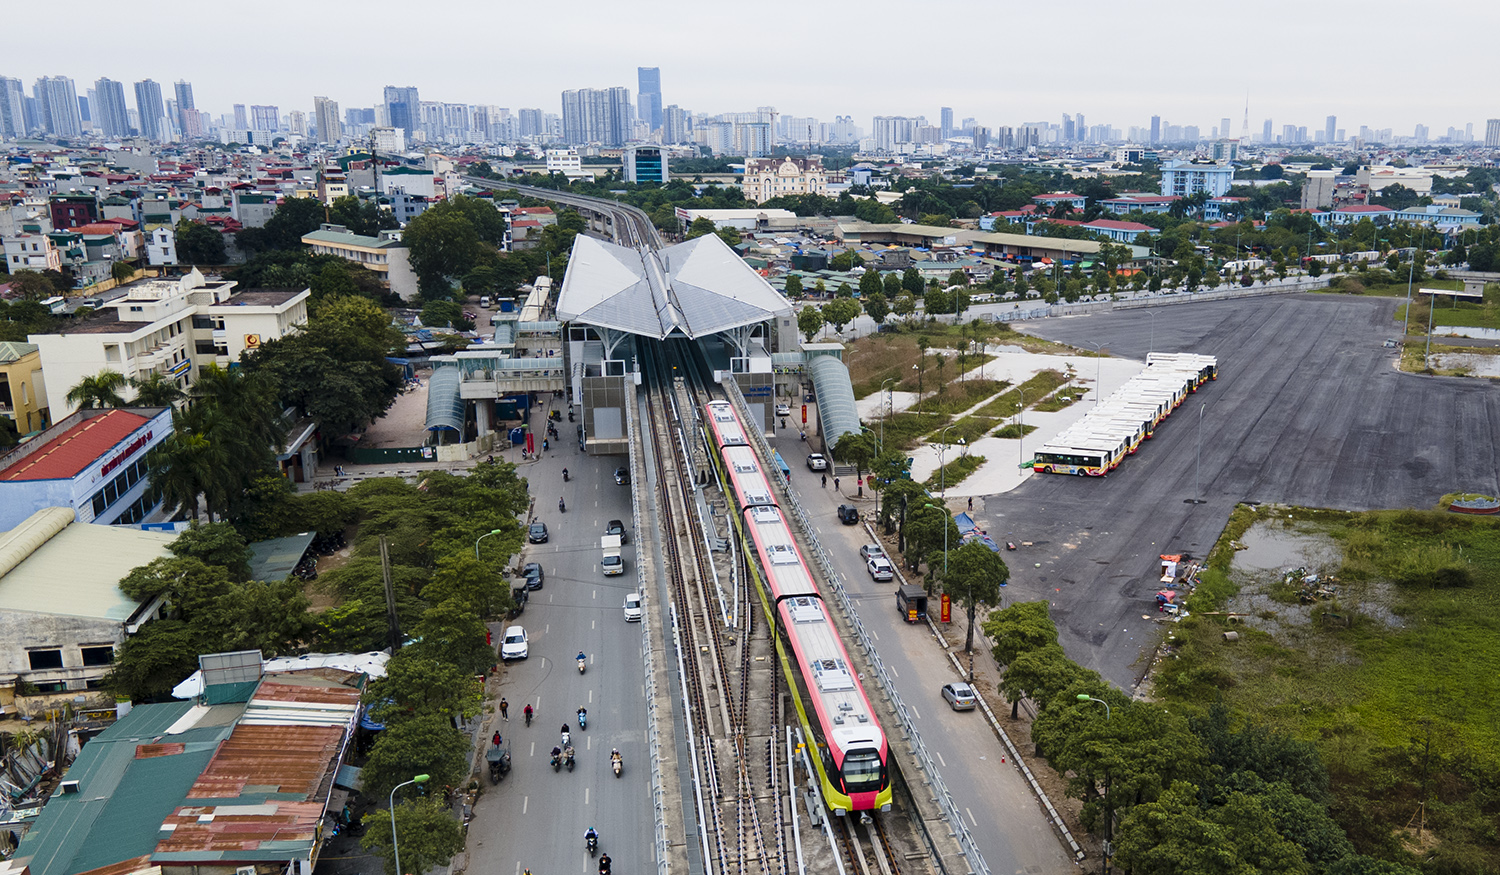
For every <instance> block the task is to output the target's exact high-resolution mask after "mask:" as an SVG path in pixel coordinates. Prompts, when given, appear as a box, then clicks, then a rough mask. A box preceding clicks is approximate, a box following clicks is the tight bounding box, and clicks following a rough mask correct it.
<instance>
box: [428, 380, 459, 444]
mask: <svg viewBox="0 0 1500 875" xmlns="http://www.w3.org/2000/svg"><path fill="white" fill-rule="evenodd" d="M463 380H464V377H463V374H462V373H460V372H459V370H458V368H437V369H435V370H434V371H433V372H432V377H431V378H430V379H428V381H427V430H428V431H444V430H446V431H457V432H462V431H463V428H464V399H463V398H462V397H460V395H459V387H460V386H461V385H462V383H463Z"/></svg>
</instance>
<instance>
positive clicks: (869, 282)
mask: <svg viewBox="0 0 1500 875" xmlns="http://www.w3.org/2000/svg"><path fill="white" fill-rule="evenodd" d="M884 290H885V284H884V283H883V282H882V281H881V279H880V272H879V271H877V270H875V269H874V268H865V272H864V273H862V274H860V277H859V296H860V297H861V298H869V297H870V296H871V295H875V294H879V293H881V292H883V291H884Z"/></svg>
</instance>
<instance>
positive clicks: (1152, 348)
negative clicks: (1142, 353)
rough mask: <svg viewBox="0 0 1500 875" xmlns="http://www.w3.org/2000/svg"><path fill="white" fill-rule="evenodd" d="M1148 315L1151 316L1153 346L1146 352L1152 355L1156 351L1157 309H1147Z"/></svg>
mask: <svg viewBox="0 0 1500 875" xmlns="http://www.w3.org/2000/svg"><path fill="white" fill-rule="evenodd" d="M1146 315H1147V316H1150V317H1151V346H1150V347H1149V348H1148V349H1147V351H1146V354H1147V355H1150V354H1151V353H1153V352H1156V311H1155V310H1147V311H1146Z"/></svg>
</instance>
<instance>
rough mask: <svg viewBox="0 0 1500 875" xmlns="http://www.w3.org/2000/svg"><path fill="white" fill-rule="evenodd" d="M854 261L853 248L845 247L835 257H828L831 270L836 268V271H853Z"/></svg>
mask: <svg viewBox="0 0 1500 875" xmlns="http://www.w3.org/2000/svg"><path fill="white" fill-rule="evenodd" d="M854 262H855V255H854V250H852V249H845V250H844V251H843V252H840V253H839V254H837V255H835V256H834V257H832V258H830V259H828V269H829V270H836V271H840V272H847V271H851V270H853V269H854ZM861 279H863V277H861ZM861 289H863V287H862V286H861Z"/></svg>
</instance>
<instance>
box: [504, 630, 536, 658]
mask: <svg viewBox="0 0 1500 875" xmlns="http://www.w3.org/2000/svg"><path fill="white" fill-rule="evenodd" d="M529 653H530V648H528V647H527V645H526V629H525V628H524V627H522V626H506V627H505V636H504V637H503V638H501V639H500V658H501V659H503V660H512V659H525V658H526V657H527V655H528V654H529Z"/></svg>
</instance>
